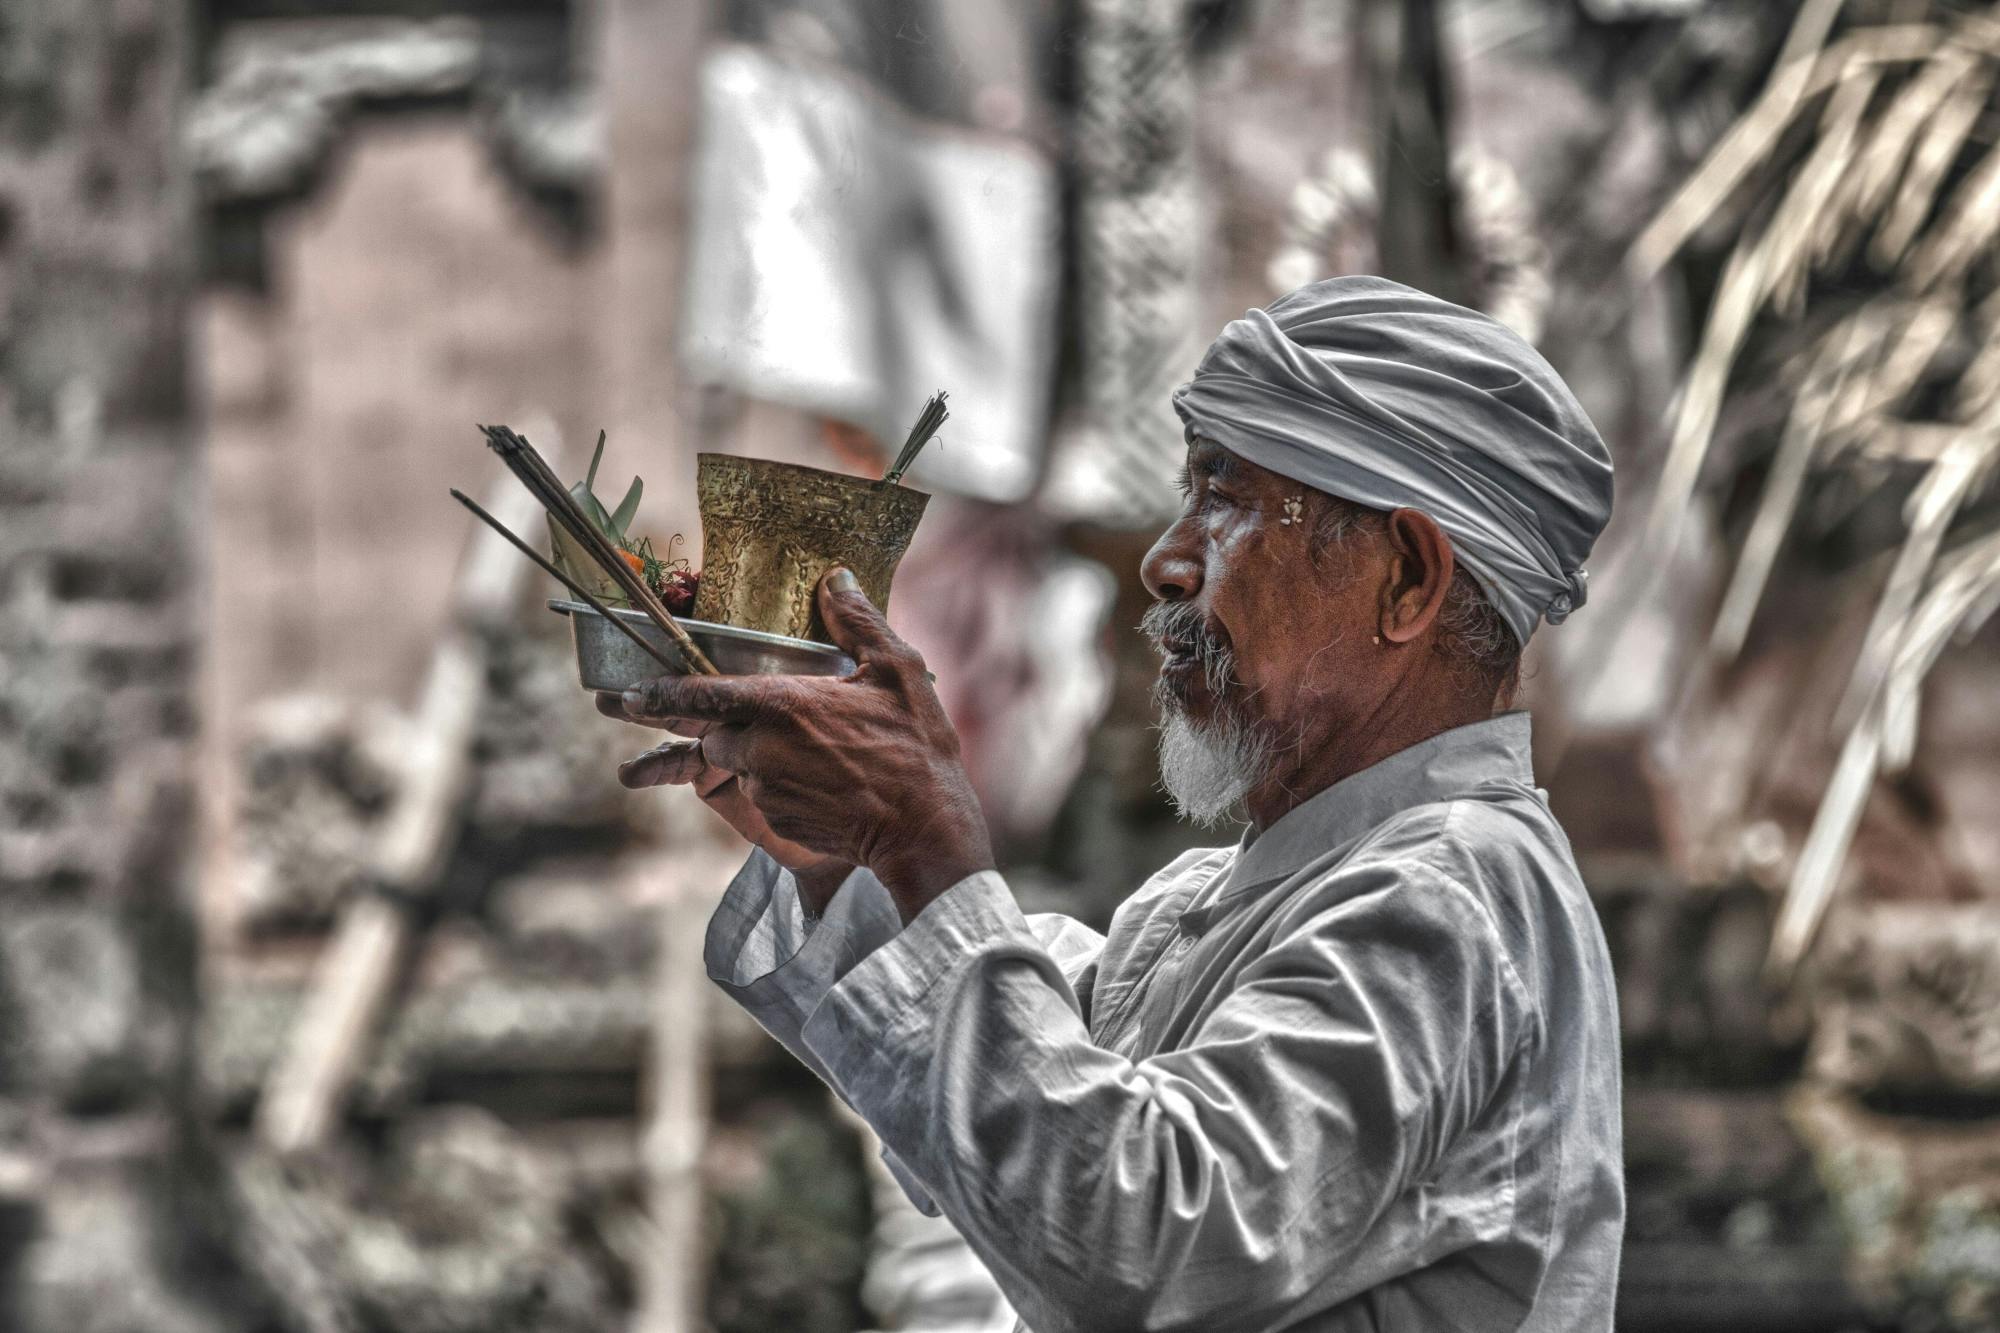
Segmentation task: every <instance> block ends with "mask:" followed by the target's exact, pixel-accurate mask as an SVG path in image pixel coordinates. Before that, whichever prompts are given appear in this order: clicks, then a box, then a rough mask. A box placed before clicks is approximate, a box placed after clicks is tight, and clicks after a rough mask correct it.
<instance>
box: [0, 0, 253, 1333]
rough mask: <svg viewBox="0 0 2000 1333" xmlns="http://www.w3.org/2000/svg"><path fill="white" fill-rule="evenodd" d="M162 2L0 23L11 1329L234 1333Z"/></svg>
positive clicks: (87, 6) (97, 1) (21, 16)
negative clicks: (208, 1056)
mask: <svg viewBox="0 0 2000 1333" xmlns="http://www.w3.org/2000/svg"><path fill="white" fill-rule="evenodd" d="M189 31H190V18H189V15H188V14H187V13H186V10H185V7H184V6H183V5H181V4H179V3H176V0H137V2H136V3H118V4H112V3H109V0H88V2H86V3H78V4H64V5H40V4H28V3H14V2H13V0H10V2H9V3H7V4H5V5H0V663H4V665H0V808H4V814H0V1050H4V1057H0V1215H4V1219H5V1220H4V1224H0V1301H4V1302H5V1303H6V1306H7V1308H4V1309H0V1326H5V1327H7V1328H9V1329H19V1330H23V1333H41V1331H42V1330H49V1331H50V1333H54V1331H55V1330H61V1331H62V1333H92V1331H93V1330H114V1329H117V1330H124V1329H140V1328H143V1329H148V1330H159V1331H160V1333H174V1331H177V1330H183V1329H185V1330H189V1331H190V1333H192V1331H193V1330H203V1331H204V1333H208V1331H213V1330H228V1329H231V1328H236V1327H246V1326H248V1320H247V1319H245V1318H243V1317H241V1316H242V1313H243V1311H244V1310H245V1309H246V1308H248V1304H247V1303H246V1302H245V1300H244V1299H243V1296H242V1290H243V1287H242V1284H241V1283H240V1282H238V1281H237V1280H236V1279H234V1278H232V1277H231V1276H230V1274H231V1271H232V1270H231V1267H230V1265H229V1264H228V1263H227V1262H226V1260H225V1258H224V1257H223V1256H224V1253H225V1251H224V1249H223V1246H222V1243H221V1239H220V1237H219V1236H218V1234H217V1232H216V1228H217V1227H219V1225H220V1222H219V1219H220V1218H222V1217H223V1216H225V1212H226V1210H223V1209H220V1208H218V1207H216V1206H214V1201H213V1200H212V1199H208V1198H205V1197H203V1196H202V1194H201V1193H200V1191H201V1190H202V1189H203V1188H204V1184H203V1182H204V1181H212V1180H213V1179H214V1178H215V1176H214V1173H213V1172H212V1171H208V1170H204V1169H203V1164H204V1163H205V1161H206V1160H207V1153H206V1152H205V1149H204V1145H203V1142H202V1140H201V1135H200V1131H199V1129H198V1128H197V1126H196V1123H195V1120H194V1118H193V1116H192V1115H191V1113H190V1107H189V1106H188V1104H187V1098H186V1096H185V1093H186V1090H187V1089H188V1087H189V1086H190V1073H191V1064H190V1061H191V1047H190V1033H191V1031H192V1028H193V1016H194V1005H195V948H194V926H193V921H192V910H191V909H192V904H191V901H190V898H191V894H190V881H189V876H188V874H187V867H188V865H189V858H190V849H189V841H190V832H191V828H192V819H191V817H190V809H191V789H190V778H189V774H190V750H191V734H192V732H193V730H194V726H195V717H194V708H193V698H194V674H195V666H196V663H195V652H194V637H195V634H196V626H197V620H196V617H195V615H194V606H195V597H196V595H197V589H196V588H195V586H194V582H195V579H194V577H193V571H194V570H195V568H196V560H195V556H194V550H193V545H192V540H191V538H192V536H193V534H194V532H195V530H196V529H197V527H198V525H199V521H200V520H199V507H198V504H199V502H198V498H197V495H198V492H197V489H196V469H195V467H194V466H193V463H194V449H195V442H194V439H193V436H192V432H191V431H190V429H189V423H188V401H189V393H188V366H187V335H186V327H187V310H188V295H189V281H190V265H191V263H192V256H193V254H194V246H193V244H192V207H191V191H190V188H189V183H188V178H187V175H186V173H185V171H184V169H183V165H182V162H181V159H180V153H179V148H178V144H177V138H176V136H177V134H178V125H179V121H180V115H181V110H182V106H183V103H184V93H185V79H186V75H187V69H188V63H189V62H188V51H187V46H186V40H187V33H188V32H189Z"/></svg>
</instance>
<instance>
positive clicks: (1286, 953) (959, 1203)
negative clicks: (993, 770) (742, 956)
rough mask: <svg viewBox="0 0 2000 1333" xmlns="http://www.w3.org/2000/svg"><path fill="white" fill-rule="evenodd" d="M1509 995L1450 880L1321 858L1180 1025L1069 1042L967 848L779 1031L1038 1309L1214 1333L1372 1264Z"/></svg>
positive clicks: (1033, 1312)
mask: <svg viewBox="0 0 2000 1333" xmlns="http://www.w3.org/2000/svg"><path fill="white" fill-rule="evenodd" d="M1524 1006H1525V992H1524V991H1523V990H1522V989H1521V987H1520V984H1519V979H1518V978H1517V977H1515V976H1514V975H1513V972H1512V969H1511V967H1510V966H1509V964H1508V962H1507V960H1506V955H1505V953H1504V951H1503V949H1502V947H1501V944H1500V940H1499V937H1498V934H1497V932H1496V930H1495V929H1494V926H1493V923H1492V921H1491V920H1490V918H1489V917H1488V916H1487V915H1486V913H1485V910H1484V908H1483V907H1482V906H1481V905H1480V904H1479V903H1477V902H1476V901H1475V900H1474V899H1473V898H1472V896H1471V895H1470V894H1468V893H1466V892H1465V891H1464V890H1463V889H1462V888H1460V887H1459V886H1457V885H1456V884H1455V883H1453V882H1452V881H1450V880H1449V879H1447V878H1445V877H1443V876H1439V875H1435V874H1431V873H1429V872H1426V871H1424V870H1423V868H1422V867H1416V868H1414V869H1413V868H1410V867H1400V868H1396V869H1393V870H1392V869H1388V868H1382V867H1377V868H1374V869H1357V870H1353V871H1342V872H1339V873H1338V874H1337V876H1335V877H1332V878H1330V880H1329V881H1328V882H1326V883H1323V884H1322V885H1320V886H1319V887H1318V889H1317V891H1315V892H1314V893H1312V894H1311V895H1310V898H1309V900H1308V901H1307V903H1306V906H1305V907H1304V908H1303V909H1302V910H1301V911H1300V912H1299V913H1297V914H1294V915H1293V916H1292V918H1291V924H1290V925H1289V926H1287V928H1286V929H1285V930H1284V931H1282V932H1281V933H1280V935H1279V937H1278V938H1277V939H1275V940H1274V941H1273V943H1272V945H1271V947H1270V948H1269V949H1268V951H1266V952H1265V953H1264V954H1262V955H1260V956H1259V957H1258V958H1257V959H1256V960H1255V961H1254V962H1253V963H1251V964H1250V965H1249V966H1248V967H1246V968H1245V970H1244V971H1243V973H1242V974H1241V976H1240V978H1239V981H1238V984H1237V986H1236V987H1235V988H1234V989H1233V990H1232V991H1231V992H1230V994H1229V995H1228V996H1227V997H1226V998H1225V999H1224V1000H1223V1001H1222V1002H1221V1003H1220V1004H1219V1006H1218V1007H1217V1008H1216V1009H1215V1010H1214V1011H1213V1012H1212V1013H1211V1015H1210V1016H1209V1017H1208V1019H1207V1020H1206V1021H1205V1022H1204V1023H1203V1025H1202V1026H1201V1027H1200V1029H1199V1030H1198V1031H1197V1032H1195V1033H1194V1034H1193V1036H1192V1037H1191V1038H1190V1041H1189V1044H1188V1045H1187V1046H1186V1047H1185V1048H1183V1049H1180V1050H1175V1051H1172V1052H1168V1053H1164V1054H1161V1055H1158V1056H1155V1057H1152V1058H1149V1059H1146V1060H1142V1061H1138V1062H1134V1061H1132V1060H1129V1059H1126V1058H1124V1057H1122V1056H1120V1055H1117V1054H1114V1053H1113V1052H1110V1051H1107V1050H1105V1049H1103V1048H1101V1047H1099V1046H1097V1045H1096V1044H1095V1043H1094V1042H1093V1040H1092V1038H1091V1034H1090V1032H1089V1031H1088V1030H1087V1028H1086V1026H1085V1024H1084V1022H1083V1020H1082V1018H1081V1017H1080V1005H1079V1002H1078V997H1077V994H1076V992H1075V990H1074V988H1073V987H1072V985H1071V983H1070V970H1069V969H1067V968H1065V967H1064V966H1063V965H1061V964H1060V963H1058V961H1057V960H1056V958H1055V957H1053V956H1052V955H1051V953H1050V952H1049V950H1048V949H1046V948H1045V947H1044V946H1043V943H1042V940H1041V938H1040V933H1039V932H1038V931H1037V930H1035V929H1033V928H1031V927H1030V925H1029V924H1028V922H1027V920H1026V919H1025V918H1023V917H1022V915H1021V913H1020V911H1019V909H1018V908H1017V907H1016V906H1015V904H1014V901H1013V898H1012V895H1011V894H1010V893H1009V892H1008V890H1007V887H1006V885H1005V884H1004V883H1003V882H1002V881H1001V880H1000V878H999V877H998V876H997V875H994V874H990V873H989V874H982V875H975V876H973V877H971V878H969V879H967V880H965V881H962V882H961V883H959V884H958V885H956V886H954V887H953V888H952V889H951V890H950V891H949V892H948V893H946V894H945V895H943V896H942V897H940V898H939V899H938V900H936V901H935V902H933V903H932V904H931V905H930V906H929V907H927V908H926V909H925V910H924V911H923V912H922V913H921V914H920V915H919V916H918V917H917V918H916V920H914V921H913V922H911V924H910V925H909V926H908V927H907V928H905V929H904V930H903V931H901V932H900V933H898V934H897V935H895V936H894V938H892V939H889V940H887V941H885V942H883V943H881V944H879V945H878V946H876V947H874V948H873V949H871V950H870V951H869V952H868V953H867V954H866V956H865V957H862V958H860V959H859V960H858V961H857V962H855V963H854V964H853V966H851V967H849V968H848V969H847V970H846V971H845V973H844V975H842V976H841V977H840V978H839V979H838V980H837V981H836V982H835V983H834V984H832V985H831V986H830V987H829V989H828V990H827V991H826V992H825V994H824V995H823V996H822V997H821V999H820V1001H819V1003H818V1004H817V1005H816V1006H815V1007H814V1008H813V1009H812V1010H811V1012H810V1013H808V1014H806V1015H805V1019H804V1023H803V1026H802V1027H801V1028H800V1030H799V1037H800V1040H801V1042H802V1043H803V1045H804V1047H805V1049H806V1050H807V1051H808V1052H810V1053H811V1056H812V1059H813V1063H814V1065H815V1067H816V1068H818V1069H820V1070H821V1071H822V1072H823V1073H824V1075H825V1076H827V1077H828V1078H830V1080H831V1081H832V1082H833V1084H834V1086H835V1087H836V1088H837V1089H838V1090H839V1091H840V1092H841V1094H842V1095H843V1096H844V1097H845V1098H846V1099H847V1101H848V1102H849V1103H850V1104H851V1105H853V1106H854V1107H855V1109H856V1110H858V1111H859V1112H860V1113H861V1114H862V1115H863V1116H864V1117H865V1118H866V1119H867V1120H868V1121H869V1122H870V1124H872V1125H873V1126H874V1128H875V1130H876V1132H877V1133H878V1134H879V1135H880V1136H881V1138H882V1139H883V1141H884V1143H885V1144H886V1145H887V1147H888V1148H889V1149H890V1151H891V1152H893V1153H894V1155H895V1157H896V1158H898V1159H900V1161H901V1163H902V1165H903V1167H904V1168H905V1169H906V1170H907V1171H908V1172H909V1173H910V1174H911V1175H913V1176H915V1178H916V1179H917V1180H918V1181H919V1182H920V1183H921V1184H922V1186H923V1187H924V1188H925V1189H926V1190H927V1191H928V1192H929V1193H930V1195H931V1196H932V1197H933V1198H934V1199H935V1200H936V1201H937V1203H938V1204H939V1205H940V1206H941V1207H942V1209H943V1211H944V1213H945V1214H946V1215H947V1216H948V1217H950V1218H951V1220H952V1221H953V1222H954V1223H955V1224H956V1225H957V1226H958V1227H959V1229H960V1230H961V1231H962V1232H963V1233H964V1234H965V1236H966V1238H967V1240H968V1241H969V1242H970V1243H971V1244H972V1246H973V1248H974V1250H975V1251H977V1252H978V1254H979V1255H980V1257H981V1258H982V1259H983V1260H984V1261H985V1262H986V1264H987V1265H988V1267H989V1268H990V1269H991V1270H992V1271H993V1273H994V1276H995V1277H996V1279H998V1280H999V1282H1000V1284H1001V1287H1002V1289H1003V1290H1004V1291H1005V1292H1006V1294H1007V1296H1008V1298H1009V1299H1010V1300H1011V1301H1012V1302H1013V1303H1014V1305H1015V1308H1016V1309H1017V1310H1019V1311H1020V1312H1021V1314H1022V1317H1023V1318H1024V1319H1025V1321H1026V1322H1027V1324H1028V1325H1029V1326H1030V1327H1033V1328H1035V1329H1036V1330H1038V1333H1061V1331H1062V1330H1069V1329H1076V1330H1084V1329H1105V1328H1133V1329H1141V1328H1143V1329H1167V1328H1173V1329H1196V1328H1198V1329H1202V1330H1205V1331H1207V1333H1222V1331H1226V1330H1255V1329H1269V1328H1277V1327H1282V1326H1284V1325H1285V1324H1286V1323H1288V1322H1291V1321H1292V1319H1293V1318H1294V1317H1295V1316H1296V1314H1297V1312H1299V1311H1300V1310H1301V1309H1305V1308H1325V1306H1326V1305H1327V1304H1328V1303H1329V1302H1331V1301H1332V1300H1336V1299H1342V1298H1344V1296H1345V1295H1346V1294H1351V1293H1352V1292H1354V1291H1358V1290H1361V1289H1364V1288H1365V1287H1367V1286H1370V1285H1373V1284H1374V1283H1375V1282H1378V1281H1381V1280H1382V1279H1383V1278H1385V1277H1387V1276H1391V1274H1387V1273H1382V1272H1379V1271H1374V1270H1373V1268H1371V1267H1370V1266H1369V1265H1367V1264H1363V1263H1361V1262H1359V1261H1358V1260H1357V1255H1358V1254H1359V1253H1360V1252H1361V1251H1362V1250H1363V1248H1364V1247H1362V1246H1361V1244H1360V1242H1361V1241H1362V1239H1363V1238H1364V1237H1365V1236H1367V1235H1368V1234H1369V1232H1370V1229H1371V1227H1373V1226H1374V1225H1375V1224H1376V1222H1377V1221H1378V1220H1379V1219H1380V1218H1381V1217H1382V1216H1383V1214H1384V1211H1385V1210H1386V1209H1387V1208H1388V1207H1389V1206H1390V1204H1391V1203H1392V1202H1393V1201H1394V1200H1395V1199H1396V1198H1397V1196H1398V1195H1399V1194H1401V1193H1402V1192H1403V1191H1404V1190H1405V1188H1406V1187H1407V1186H1409V1185H1410V1184H1411V1183H1413V1182H1418V1181H1421V1180H1423V1179H1424V1178H1425V1176H1426V1174H1427V1173H1428V1172H1429V1171H1430V1170H1431V1169H1432V1168H1434V1167H1435V1165H1436V1164H1437V1163H1438V1161H1439V1159H1440V1157H1441V1155H1442V1153H1443V1151H1444V1147H1445V1145H1447V1144H1449V1143H1451V1142H1452V1141H1453V1140H1454V1138H1455V1137H1456V1136H1457V1135H1458V1133H1459V1132H1460V1131H1462V1130H1463V1129H1464V1127H1465V1126H1466V1125H1467V1124H1469V1123H1470V1122H1471V1120H1472V1119H1473V1118H1474V1117H1476V1116H1477V1115H1479V1114H1480V1112H1481V1109H1482V1108H1483V1107H1485V1106H1486V1105H1487V1104H1488V1103H1489V1101H1490V1099H1491V1098H1492V1096H1493V1094H1494V1091H1495V1089H1496V1088H1497V1087H1498V1085H1499V1083H1500V1081H1501V1080H1502V1079H1503V1078H1504V1077H1505V1074H1506V1070H1507V1067H1508V1065H1509V1064H1510V1062H1511V1061H1512V1059H1513V1058H1514V1052H1515V1050H1516V1047H1517V1045H1518V1043H1519V1040H1520V1037H1521V1035H1522V1031H1523V1028H1524V1026H1525V1024H1526V1022H1527V1021H1528V1020H1527V1017H1526V1010H1525V1007H1524ZM1364 1269H1366V1270H1368V1271H1363V1270H1364Z"/></svg>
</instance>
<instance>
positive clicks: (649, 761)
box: [618, 741, 707, 791]
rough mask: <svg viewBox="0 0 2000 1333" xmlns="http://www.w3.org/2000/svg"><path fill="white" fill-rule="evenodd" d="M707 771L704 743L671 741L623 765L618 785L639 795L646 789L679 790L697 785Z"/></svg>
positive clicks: (620, 766)
mask: <svg viewBox="0 0 2000 1333" xmlns="http://www.w3.org/2000/svg"><path fill="white" fill-rule="evenodd" d="M706 768H707V763H706V761H705V760H704V759H703V757H702V753H701V742H700V741H668V742H667V743H666V744H665V745H658V746H655V747H653V748H652V749H650V750H648V751H646V753H644V754H642V755H640V756H639V757H638V758H636V759H628V760H626V761H625V762H624V763H622V764H620V765H619V766H618V782H619V785H620V786H624V787H630V788H632V789H633V790H635V791H636V790H638V789H640V788H642V787H667V786H675V785H678V784H680V783H685V782H695V781H697V780H698V779H699V778H701V777H702V776H703V770H704V769H706Z"/></svg>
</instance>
